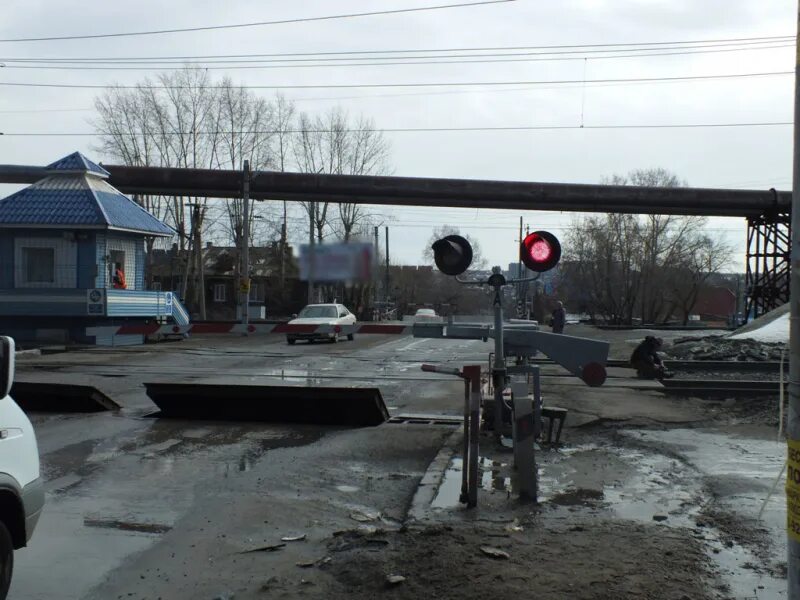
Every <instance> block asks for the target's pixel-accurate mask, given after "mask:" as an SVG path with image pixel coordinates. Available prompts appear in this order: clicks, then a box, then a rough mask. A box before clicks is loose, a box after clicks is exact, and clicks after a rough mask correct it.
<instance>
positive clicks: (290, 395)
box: [144, 383, 389, 427]
mask: <svg viewBox="0 0 800 600" xmlns="http://www.w3.org/2000/svg"><path fill="white" fill-rule="evenodd" d="M144 385H145V388H146V389H147V395H148V396H149V397H150V399H151V400H152V401H153V402H154V403H155V404H156V406H158V407H159V408H160V409H161V413H160V416H162V417H178V418H183V419H206V420H220V419H222V420H234V421H267V422H271V423H310V424H315V425H343V426H349V427H369V426H374V425H380V424H381V423H383V422H385V421H386V420H387V419H388V418H389V411H388V410H387V409H386V405H385V404H384V402H383V396H381V392H380V390H379V389H378V388H372V387H322V386H313V387H306V386H289V385H213V384H203V383H145V384H144Z"/></svg>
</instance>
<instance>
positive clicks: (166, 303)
mask: <svg viewBox="0 0 800 600" xmlns="http://www.w3.org/2000/svg"><path fill="white" fill-rule="evenodd" d="M164 306H166V307H167V308H169V309H171V308H172V292H167V293H166V294H164Z"/></svg>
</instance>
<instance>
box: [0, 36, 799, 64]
mask: <svg viewBox="0 0 800 600" xmlns="http://www.w3.org/2000/svg"><path fill="white" fill-rule="evenodd" d="M774 44H780V46H773V45H774ZM785 45H791V46H794V42H793V40H791V39H785V38H778V39H775V40H763V41H751V42H733V43H716V42H714V43H709V44H702V45H686V44H677V45H671V46H660V47H650V46H642V47H638V48H624V49H621V48H595V49H592V48H589V49H579V50H543V49H542V48H541V47H538V46H527V47H525V46H509V47H505V48H469V49H461V50H459V49H443V50H405V51H401V50H387V51H380V50H376V51H370V52H359V53H353V52H341V53H335V52H319V53H280V54H227V55H226V54H218V55H206V56H151V57H141V58H134V57H108V58H88V57H72V58H69V57H63V56H59V57H0V62H3V63H22V64H77V65H85V64H107V65H131V64H144V65H157V64H177V65H183V64H187V62H188V63H189V64H194V63H197V64H216V63H251V62H259V63H260V62H265V63H284V62H337V61H339V62H341V61H353V60H358V61H374V60H388V59H391V60H396V61H405V60H414V59H446V58H447V59H451V58H481V57H483V58H494V57H514V56H561V55H576V54H577V55H580V56H579V57H578V59H580V60H582V59H583V58H584V55H595V54H614V53H621V52H628V53H630V52H646V53H651V54H645V56H658V55H659V54H654V53H657V52H658V53H661V52H663V51H665V50H687V51H691V50H697V51H698V52H701V51H703V52H705V51H712V50H713V49H715V48H721V49H728V48H729V47H731V46H735V47H736V48H735V49H736V50H739V49H741V50H746V49H753V50H758V49H762V48H772V47H784V46H785ZM706 49H708V50H706ZM399 52H403V53H405V54H406V55H403V56H398V55H397V53H399ZM462 52H469V53H470V54H457V53H462ZM409 54H410V55H409ZM625 56H628V55H627V54H626V55H625ZM631 56H633V55H631Z"/></svg>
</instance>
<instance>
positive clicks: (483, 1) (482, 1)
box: [0, 0, 516, 43]
mask: <svg viewBox="0 0 800 600" xmlns="http://www.w3.org/2000/svg"><path fill="white" fill-rule="evenodd" d="M509 2H516V0H478V1H476V2H459V3H455V4H438V5H433V6H417V7H410V8H396V9H390V10H377V11H369V12H356V13H344V14H337V15H324V16H320V17H298V18H293V19H277V20H273V21H253V22H249V23H233V24H229V25H203V26H198V27H180V28H173V29H153V30H148V31H124V32H113V33H93V34H82V35H59V36H41V37H22V38H5V39H0V43H17V42H55V41H65V40H96V39H102V38H121V37H136V36H146V35H164V34H173V33H194V32H198V31H219V30H223V29H243V28H248V27H265V26H271V25H287V24H290V23H310V22H314V21H332V20H339V19H353V18H361V17H374V16H379V15H397V14H403V13H414V12H424V11H433V10H446V9H451V8H468V7H473V6H484V5H489V4H507V3H509Z"/></svg>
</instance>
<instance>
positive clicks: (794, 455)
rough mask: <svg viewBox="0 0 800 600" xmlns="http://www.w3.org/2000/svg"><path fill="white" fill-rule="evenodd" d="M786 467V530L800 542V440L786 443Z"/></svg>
mask: <svg viewBox="0 0 800 600" xmlns="http://www.w3.org/2000/svg"><path fill="white" fill-rule="evenodd" d="M788 445H789V448H788V455H787V456H788V460H787V465H786V469H787V470H786V529H787V531H788V533H789V537H790V538H792V539H793V540H794V541H796V542H800V440H789V441H788Z"/></svg>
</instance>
